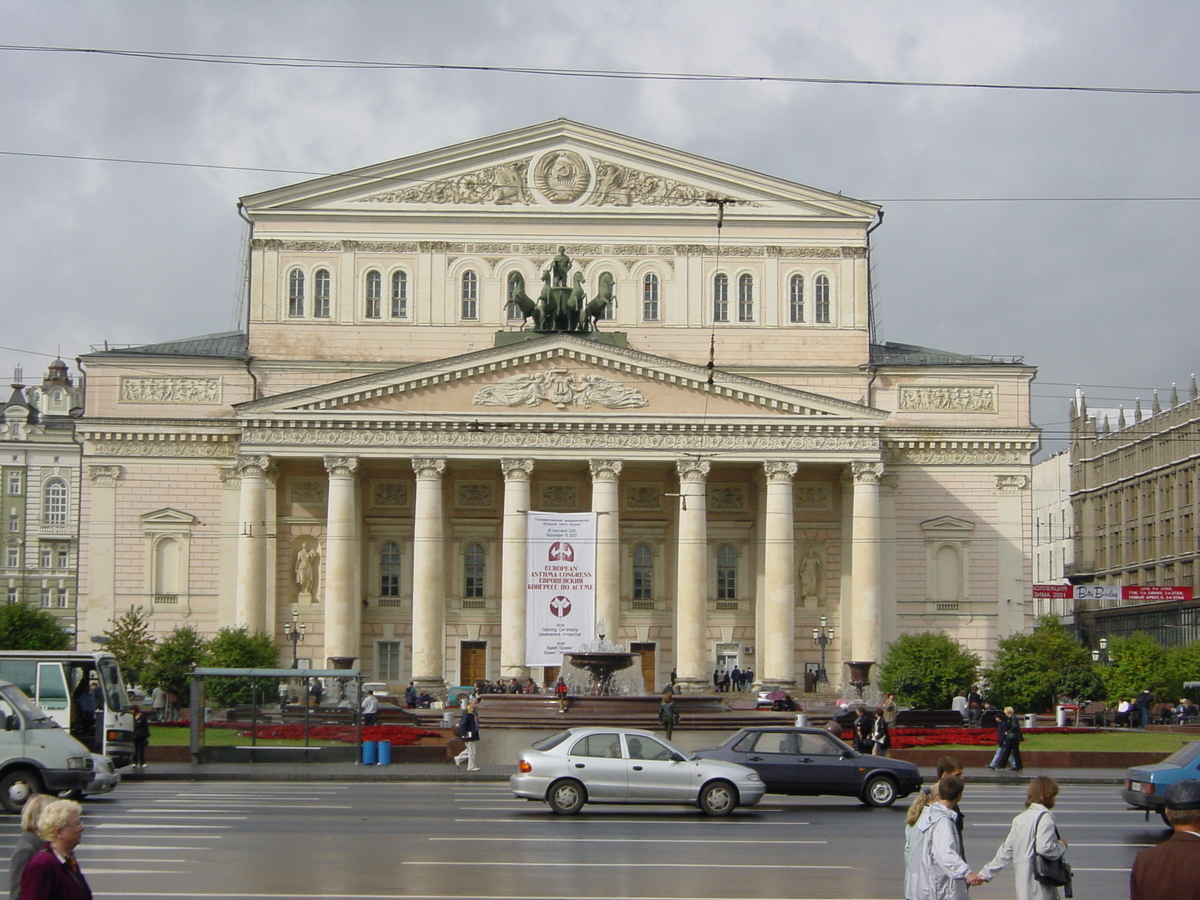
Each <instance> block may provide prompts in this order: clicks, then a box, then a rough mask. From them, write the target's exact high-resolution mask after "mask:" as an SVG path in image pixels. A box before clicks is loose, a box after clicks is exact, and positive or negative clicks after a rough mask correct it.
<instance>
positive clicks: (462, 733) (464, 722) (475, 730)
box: [454, 697, 479, 772]
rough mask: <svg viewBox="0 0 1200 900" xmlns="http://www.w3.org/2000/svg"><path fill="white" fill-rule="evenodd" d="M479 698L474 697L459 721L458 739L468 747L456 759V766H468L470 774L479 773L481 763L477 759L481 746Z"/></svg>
mask: <svg viewBox="0 0 1200 900" xmlns="http://www.w3.org/2000/svg"><path fill="white" fill-rule="evenodd" d="M478 707H479V698H478V697H472V698H471V699H470V701H469V702H468V703H467V705H466V707H465V708H464V709H463V713H462V718H461V719H459V721H458V738H459V740H461V741H462V742H463V743H464V744H466V747H464V748H463V751H462V753H460V754H458V756H456V757H454V765H455V766H461V765H462V764H463V763H464V762H465V763H466V764H467V771H468V772H478V771H479V763H478V761H477V759H476V753H477V752H478V750H477V748H478V746H479V711H478Z"/></svg>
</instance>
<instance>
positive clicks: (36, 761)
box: [0, 681, 95, 813]
mask: <svg viewBox="0 0 1200 900" xmlns="http://www.w3.org/2000/svg"><path fill="white" fill-rule="evenodd" d="M0 723H3V730H2V731H0V807H3V808H4V810H5V812H10V813H19V812H20V811H21V807H23V806H24V805H25V801H26V800H28V799H29V798H30V797H32V796H33V795H34V794H60V793H63V792H66V791H72V792H76V791H83V790H84V788H86V787H87V785H88V783H89V782H90V781H91V780H92V774H93V772H92V767H93V766H94V765H95V763H94V762H93V760H92V754H91V751H89V750H88V749H87V747H85V746H83V744H81V743H79V741H77V740H75V738H73V737H71V735H70V734H69V733H68V732H67V731H65V730H64V729H63V728H61V727H59V725H58V723H57V722H55V721H54V720H53V719H51V718H50V717H49V716H48V715H46V714H45V713H44V712H42V710H40V709H38V708H37V707H36V706H34V705H33V703H31V702H30V700H29V698H28V697H26V696H25V695H24V694H23V693H21V689H20V688H18V687H17V686H16V685H14V684H10V683H9V682H7V681H0Z"/></svg>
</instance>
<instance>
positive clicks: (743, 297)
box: [738, 275, 754, 322]
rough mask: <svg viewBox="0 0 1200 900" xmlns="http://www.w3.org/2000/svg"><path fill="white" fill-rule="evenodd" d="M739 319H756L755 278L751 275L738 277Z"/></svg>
mask: <svg viewBox="0 0 1200 900" xmlns="http://www.w3.org/2000/svg"><path fill="white" fill-rule="evenodd" d="M738 321H739V322H753V321H754V279H753V278H751V277H750V276H749V275H743V276H742V277H741V278H739V279H738Z"/></svg>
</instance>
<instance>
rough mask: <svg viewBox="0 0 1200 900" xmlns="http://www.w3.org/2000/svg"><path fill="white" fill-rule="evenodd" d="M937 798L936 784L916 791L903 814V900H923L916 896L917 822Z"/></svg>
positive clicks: (918, 860) (918, 832)
mask: <svg viewBox="0 0 1200 900" xmlns="http://www.w3.org/2000/svg"><path fill="white" fill-rule="evenodd" d="M936 799H937V785H936V784H935V785H933V787H931V788H926V789H925V790H922V791H917V793H916V795H914V796H913V799H912V803H910V804H909V806H908V812H907V813H906V814H905V816H904V898H905V900H925V898H923V897H920V896H918V890H919V888H918V884H919V882H918V881H917V879H918V877H919V876H918V874H917V872H918V869H920V867H921V846H922V845H921V832H920V831H918V830H917V822H919V821H920V820H921V813H923V812H924V811H925V807H926V806H928V805H929V804H930V803H931V802H932V801H933V800H936Z"/></svg>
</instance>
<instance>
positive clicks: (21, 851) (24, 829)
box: [8, 794, 54, 900]
mask: <svg viewBox="0 0 1200 900" xmlns="http://www.w3.org/2000/svg"><path fill="white" fill-rule="evenodd" d="M53 799H54V798H53V797H51V796H50V795H49V794H34V795H33V796H32V797H30V798H29V799H28V800H26V801H25V805H24V806H23V807H21V836H20V837H18V838H17V845H16V846H15V847H14V848H13V855H12V860H11V861H10V862H9V864H8V898H9V900H20V898H21V875H22V873H24V871H25V866H27V865H28V864H29V860H30V859H31V858H32V857H33V854H35V853H37V852H38V850H40V849H41V848H42V847H44V846H45V844H46V842H45V840H43V839H42V836H41V835H40V834H38V819H40V818H41V816H42V810H44V809H45V808H46V806H47V804H49V803H50V802H51V801H52V800H53Z"/></svg>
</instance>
